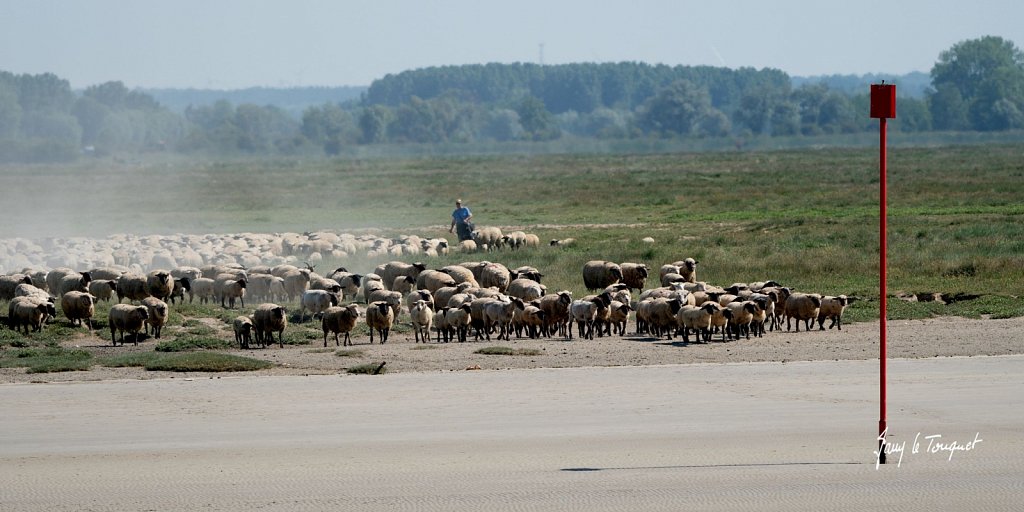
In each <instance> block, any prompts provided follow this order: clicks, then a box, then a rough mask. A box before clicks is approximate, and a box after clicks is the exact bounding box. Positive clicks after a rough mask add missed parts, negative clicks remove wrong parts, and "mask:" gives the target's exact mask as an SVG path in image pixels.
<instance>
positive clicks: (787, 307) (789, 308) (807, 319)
mask: <svg viewBox="0 0 1024 512" xmlns="http://www.w3.org/2000/svg"><path fill="white" fill-rule="evenodd" d="M820 307H821V296H820V295H818V294H814V293H812V294H806V293H794V294H792V295H790V296H789V297H787V298H786V302H785V304H784V308H783V310H784V314H785V315H786V330H787V331H788V330H790V328H791V327H792V325H791V324H790V320H791V319H794V318H795V319H796V332H800V321H801V320H802V321H803V322H804V327H805V330H807V331H810V330H811V322H813V321H814V320H815V319H816V318H818V310H819V308H820Z"/></svg>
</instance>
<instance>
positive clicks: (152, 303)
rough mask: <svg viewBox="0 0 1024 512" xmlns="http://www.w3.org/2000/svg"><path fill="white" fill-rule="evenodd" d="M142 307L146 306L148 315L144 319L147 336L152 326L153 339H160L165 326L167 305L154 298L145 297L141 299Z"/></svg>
mask: <svg viewBox="0 0 1024 512" xmlns="http://www.w3.org/2000/svg"><path fill="white" fill-rule="evenodd" d="M142 305H143V306H146V313H147V314H148V315H149V316H148V317H146V325H145V328H146V334H149V328H150V327H151V326H152V327H153V337H154V338H156V339H160V333H161V332H162V331H163V329H164V325H166V324H167V313H168V308H167V303H166V302H164V301H162V300H160V299H158V298H156V297H146V298H145V299H142Z"/></svg>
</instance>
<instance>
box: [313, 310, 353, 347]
mask: <svg viewBox="0 0 1024 512" xmlns="http://www.w3.org/2000/svg"><path fill="white" fill-rule="evenodd" d="M358 320H359V308H358V307H357V306H356V305H355V304H349V305H347V306H333V307H330V308H327V309H326V310H324V316H323V318H321V319H320V328H321V329H323V331H324V346H325V347H326V346H327V333H329V332H330V333H334V346H338V336H339V335H341V334H344V335H345V339H344V340H343V346H346V347H347V346H349V345H352V338H351V337H350V333H351V332H352V329H355V327H356V322H357V321H358Z"/></svg>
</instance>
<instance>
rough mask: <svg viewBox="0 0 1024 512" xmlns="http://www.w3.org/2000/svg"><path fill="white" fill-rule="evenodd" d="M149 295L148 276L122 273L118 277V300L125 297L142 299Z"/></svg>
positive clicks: (130, 299)
mask: <svg viewBox="0 0 1024 512" xmlns="http://www.w3.org/2000/svg"><path fill="white" fill-rule="evenodd" d="M146 297H149V290H148V289H147V287H146V276H144V275H140V274H122V275H121V277H119V278H117V302H118V303H120V302H121V301H122V300H124V299H128V300H129V301H134V300H138V301H141V300H142V299H145V298H146Z"/></svg>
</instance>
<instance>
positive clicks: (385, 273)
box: [373, 261, 427, 290]
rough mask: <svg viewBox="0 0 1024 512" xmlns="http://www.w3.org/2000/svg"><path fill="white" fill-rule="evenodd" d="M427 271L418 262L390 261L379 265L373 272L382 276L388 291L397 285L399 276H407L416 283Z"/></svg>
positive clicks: (425, 267) (424, 266)
mask: <svg viewBox="0 0 1024 512" xmlns="http://www.w3.org/2000/svg"><path fill="white" fill-rule="evenodd" d="M426 269H427V266H426V265H424V264H423V263H421V262H419V261H417V262H416V263H404V262H401V261H390V262H388V263H384V264H381V265H378V266H377V268H376V269H375V270H374V271H373V273H374V274H377V275H378V276H380V278H381V280H382V281H383V282H384V286H385V287H386V288H387V289H388V290H393V289H394V288H392V287H391V286H392V285H393V284H394V283H395V278H397V277H399V276H407V277H411V278H412V279H413V282H415V280H416V278H417V277H419V275H420V272H423V271H424V270H426Z"/></svg>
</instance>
